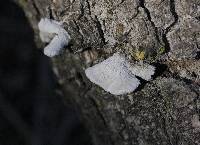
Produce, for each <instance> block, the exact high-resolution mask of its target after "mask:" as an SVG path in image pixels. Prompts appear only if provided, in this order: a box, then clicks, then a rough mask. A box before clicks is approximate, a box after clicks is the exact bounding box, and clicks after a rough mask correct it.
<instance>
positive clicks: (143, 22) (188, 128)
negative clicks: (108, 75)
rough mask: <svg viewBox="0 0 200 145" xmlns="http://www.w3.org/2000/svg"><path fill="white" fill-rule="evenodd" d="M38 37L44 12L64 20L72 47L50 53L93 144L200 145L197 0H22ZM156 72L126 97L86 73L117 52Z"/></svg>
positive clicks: (199, 6)
mask: <svg viewBox="0 0 200 145" xmlns="http://www.w3.org/2000/svg"><path fill="white" fill-rule="evenodd" d="M18 3H20V5H21V6H23V8H24V10H25V12H26V14H27V17H28V18H29V20H30V22H31V24H32V26H33V28H34V30H35V32H36V33H35V34H36V41H37V44H38V46H40V47H41V46H42V45H41V42H39V39H38V33H37V32H38V28H37V23H38V21H39V19H40V18H41V17H49V18H52V19H55V20H59V21H63V22H64V26H65V29H66V30H67V31H68V32H69V34H70V35H71V37H72V41H71V45H70V47H68V48H66V50H65V52H64V53H63V54H61V55H60V56H57V57H55V58H53V64H54V70H55V72H56V74H57V75H58V77H59V82H60V84H61V85H62V86H63V90H64V92H65V93H66V94H67V93H71V94H72V96H73V98H67V99H69V100H71V101H72V102H73V103H74V104H76V105H77V106H78V108H80V111H81V113H82V116H83V120H84V121H85V124H86V125H87V127H88V129H89V130H90V135H91V136H92V139H93V143H94V145H199V144H200V120H199V119H200V98H199V94H200V87H199V86H200V82H199V79H200V61H199V45H200V25H199V24H200V1H199V0H52V1H51V0H19V1H18ZM137 50H139V51H143V52H145V60H144V61H145V62H147V63H151V64H153V65H155V66H156V70H157V72H156V75H155V76H154V79H153V80H152V81H150V82H144V83H143V84H142V85H141V86H140V88H139V89H137V90H136V91H135V92H133V93H131V94H128V95H121V96H114V95H111V94H109V93H107V92H105V91H104V90H102V89H101V88H99V87H98V86H96V85H94V84H92V83H91V82H89V80H88V79H87V78H86V76H85V73H84V70H85V69H86V68H87V67H89V66H91V65H94V64H96V63H98V62H100V61H102V60H104V59H105V58H107V57H108V56H110V55H112V54H113V53H114V52H122V53H124V54H126V56H127V58H129V59H130V61H136V60H137V57H136V55H135V54H136V53H137Z"/></svg>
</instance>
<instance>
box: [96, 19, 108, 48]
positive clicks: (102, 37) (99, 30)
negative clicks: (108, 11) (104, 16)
mask: <svg viewBox="0 0 200 145" xmlns="http://www.w3.org/2000/svg"><path fill="white" fill-rule="evenodd" d="M94 22H95V23H96V27H97V30H98V32H99V35H100V37H101V40H102V42H103V44H104V45H105V44H106V39H105V37H104V32H103V29H102V26H101V22H100V21H99V19H98V17H97V16H96V15H95V19H94Z"/></svg>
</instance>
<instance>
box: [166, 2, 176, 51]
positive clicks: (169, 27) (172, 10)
mask: <svg viewBox="0 0 200 145" xmlns="http://www.w3.org/2000/svg"><path fill="white" fill-rule="evenodd" d="M170 12H171V14H172V15H173V17H174V22H172V24H171V25H169V26H168V27H167V28H166V29H165V30H164V32H163V34H162V40H163V43H164V45H165V49H166V52H169V51H170V43H169V41H168V39H167V34H168V32H169V31H170V30H171V28H172V27H173V26H174V25H175V24H176V23H177V22H178V14H177V13H176V10H175V2H174V0H170Z"/></svg>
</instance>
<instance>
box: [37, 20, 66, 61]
mask: <svg viewBox="0 0 200 145" xmlns="http://www.w3.org/2000/svg"><path fill="white" fill-rule="evenodd" d="M38 28H39V30H40V38H41V40H42V41H43V42H50V43H49V44H48V45H47V46H46V47H45V48H44V54H45V55H47V56H49V57H53V56H56V55H58V54H60V52H61V51H62V49H63V48H64V47H65V46H66V45H68V44H69V41H70V35H69V34H68V33H67V31H66V30H65V29H64V28H63V27H62V23H61V22H57V21H54V20H50V19H47V18H42V19H41V20H40V22H39V23H38Z"/></svg>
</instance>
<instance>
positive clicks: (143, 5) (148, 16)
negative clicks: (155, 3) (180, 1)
mask: <svg viewBox="0 0 200 145" xmlns="http://www.w3.org/2000/svg"><path fill="white" fill-rule="evenodd" d="M139 2H140V3H139V5H140V7H141V8H143V9H144V12H145V13H146V15H147V18H148V20H149V21H150V23H151V25H152V27H153V29H154V33H155V36H156V40H157V41H158V42H160V38H159V33H158V28H157V27H156V25H155V23H154V22H153V21H152V18H151V13H150V11H149V10H148V9H147V7H146V6H145V0H140V1H139Z"/></svg>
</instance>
